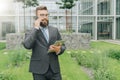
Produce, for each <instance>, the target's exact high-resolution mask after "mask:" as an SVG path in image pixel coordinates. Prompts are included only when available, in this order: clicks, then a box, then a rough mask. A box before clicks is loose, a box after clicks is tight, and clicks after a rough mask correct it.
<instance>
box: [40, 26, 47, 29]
mask: <svg viewBox="0 0 120 80" xmlns="http://www.w3.org/2000/svg"><path fill="white" fill-rule="evenodd" d="M40 29H48V26H46V27H45V28H43V27H41V26H40Z"/></svg>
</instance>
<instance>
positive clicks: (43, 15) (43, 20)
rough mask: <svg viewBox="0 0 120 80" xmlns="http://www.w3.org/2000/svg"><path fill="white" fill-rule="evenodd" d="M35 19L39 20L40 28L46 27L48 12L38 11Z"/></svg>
mask: <svg viewBox="0 0 120 80" xmlns="http://www.w3.org/2000/svg"><path fill="white" fill-rule="evenodd" d="M37 17H38V18H39V19H40V20H41V22H40V26H41V27H46V26H48V24H49V20H48V11H47V10H38V11H37Z"/></svg>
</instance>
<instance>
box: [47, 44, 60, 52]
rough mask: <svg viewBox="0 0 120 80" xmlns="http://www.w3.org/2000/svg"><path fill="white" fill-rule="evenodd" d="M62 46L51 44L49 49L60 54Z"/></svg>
mask: <svg viewBox="0 0 120 80" xmlns="http://www.w3.org/2000/svg"><path fill="white" fill-rule="evenodd" d="M60 49H61V46H55V45H50V47H49V51H52V52H56V54H58V53H59V52H60Z"/></svg>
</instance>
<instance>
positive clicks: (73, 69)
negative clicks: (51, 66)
mask: <svg viewBox="0 0 120 80" xmlns="http://www.w3.org/2000/svg"><path fill="white" fill-rule="evenodd" d="M2 45H3V44H2ZM2 48H3V47H2ZM109 49H120V45H115V44H111V43H107V42H102V41H97V42H92V43H91V49H90V51H91V50H97V51H100V52H101V51H103V50H109ZM83 51H85V50H83ZM9 52H10V51H8V50H5V49H4V50H3V49H0V73H1V72H6V73H9V72H10V73H11V74H10V75H13V77H14V79H12V80H33V79H32V75H31V73H29V72H28V69H29V60H27V61H25V62H24V63H23V65H22V66H20V67H10V68H8V62H9V59H8V58H9V56H8V54H9ZM7 53H8V54H7ZM103 54H104V52H103ZM59 61H60V66H61V74H62V78H63V80H90V78H89V76H88V75H87V74H86V73H85V72H84V71H83V70H82V68H81V66H80V65H78V63H77V61H76V60H75V59H74V58H72V57H71V54H70V53H69V51H65V53H64V54H62V55H60V56H59ZM108 63H109V65H108V67H109V69H110V70H111V72H112V73H114V75H116V76H118V77H116V79H115V80H120V77H119V75H120V68H119V67H120V61H118V60H115V59H112V58H109V61H108ZM0 80H1V79H0ZM2 80H3V79H2Z"/></svg>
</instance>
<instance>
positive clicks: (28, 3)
mask: <svg viewBox="0 0 120 80" xmlns="http://www.w3.org/2000/svg"><path fill="white" fill-rule="evenodd" d="M15 1H17V2H23V3H24V6H23V8H24V30H26V28H25V8H27V7H35V6H38V5H39V4H38V1H37V0H15ZM30 24H31V9H30Z"/></svg>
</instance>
